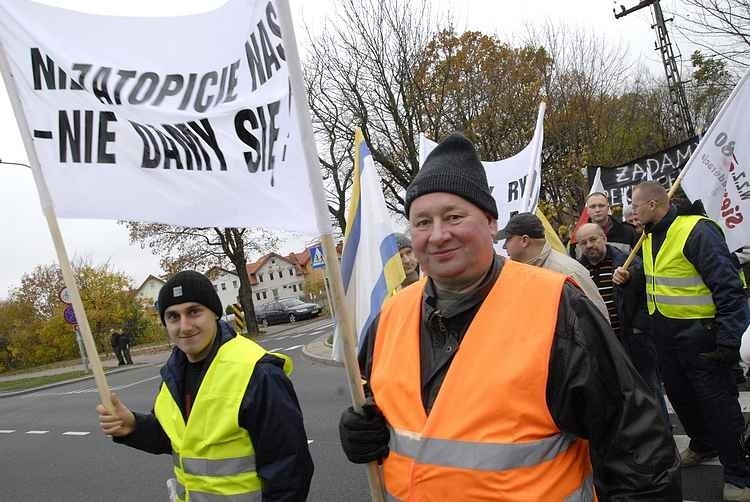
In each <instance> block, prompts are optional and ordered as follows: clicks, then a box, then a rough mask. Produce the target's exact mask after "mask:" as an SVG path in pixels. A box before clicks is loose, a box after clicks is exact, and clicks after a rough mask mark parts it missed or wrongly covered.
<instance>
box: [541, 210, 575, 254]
mask: <svg viewBox="0 0 750 502" xmlns="http://www.w3.org/2000/svg"><path fill="white" fill-rule="evenodd" d="M536 216H537V218H539V219H540V220H541V221H542V226H543V227H544V237H545V238H546V239H547V242H549V245H550V247H551V248H552V249H554V250H556V251H560V252H561V253H565V254H567V253H568V250H567V249H565V246H564V245H563V243H562V241H561V240H560V237H558V235H557V232H555V229H554V228H552V225H551V224H550V222H549V221H547V217H546V216H544V213H543V212H542V210H541V209H539V208H538V207H537V208H536Z"/></svg>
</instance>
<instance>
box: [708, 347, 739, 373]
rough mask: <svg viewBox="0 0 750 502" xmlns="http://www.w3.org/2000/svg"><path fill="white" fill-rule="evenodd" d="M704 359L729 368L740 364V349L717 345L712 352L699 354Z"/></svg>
mask: <svg viewBox="0 0 750 502" xmlns="http://www.w3.org/2000/svg"><path fill="white" fill-rule="evenodd" d="M700 356H701V357H703V358H704V359H709V360H711V361H715V362H716V363H718V364H719V365H721V366H724V367H726V368H731V367H732V366H734V365H735V364H737V363H738V362H740V349H739V348H738V347H729V346H727V345H717V346H716V350H714V351H713V352H703V353H701V354H700Z"/></svg>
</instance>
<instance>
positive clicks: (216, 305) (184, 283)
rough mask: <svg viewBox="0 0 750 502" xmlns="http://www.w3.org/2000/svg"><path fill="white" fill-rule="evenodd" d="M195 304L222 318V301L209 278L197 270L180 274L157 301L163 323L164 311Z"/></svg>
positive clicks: (162, 289)
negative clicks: (183, 304)
mask: <svg viewBox="0 0 750 502" xmlns="http://www.w3.org/2000/svg"><path fill="white" fill-rule="evenodd" d="M186 302H195V303H200V304H201V305H203V306H204V307H206V308H208V309H210V310H211V311H213V313H214V314H216V317H221V314H222V311H221V300H220V299H219V295H218V294H217V293H216V290H215V289H214V285H213V284H211V281H209V280H208V277H206V276H205V275H203V274H201V273H200V272H196V271H195V270H184V271H182V272H178V273H177V274H175V275H174V276H173V277H172V278H171V279H169V280H168V281H167V282H166V284H164V286H162V287H161V291H159V299H158V301H157V303H158V307H159V317H160V318H161V323H162V324H165V322H164V311H165V310H167V307H170V306H172V305H178V304H180V303H186Z"/></svg>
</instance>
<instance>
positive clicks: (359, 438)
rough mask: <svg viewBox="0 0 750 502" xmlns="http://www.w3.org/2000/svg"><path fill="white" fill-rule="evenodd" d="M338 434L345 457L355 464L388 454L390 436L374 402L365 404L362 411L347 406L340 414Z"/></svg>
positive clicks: (380, 458) (371, 460) (378, 458)
mask: <svg viewBox="0 0 750 502" xmlns="http://www.w3.org/2000/svg"><path fill="white" fill-rule="evenodd" d="M339 436H340V437H341V446H342V448H343V449H344V453H345V454H346V458H348V459H349V461H350V462H354V463H355V464H366V463H368V462H374V461H376V460H382V459H384V458H385V457H387V456H388V441H389V440H390V438H391V434H390V432H388V427H387V426H386V424H385V417H384V416H383V414H382V413H381V412H380V410H379V409H378V407H377V406H375V405H374V404H365V405H364V406H363V407H362V412H361V413H358V412H356V411H354V408H352V407H349V409H347V410H346V411H344V413H342V414H341V420H339Z"/></svg>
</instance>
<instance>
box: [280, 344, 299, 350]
mask: <svg viewBox="0 0 750 502" xmlns="http://www.w3.org/2000/svg"><path fill="white" fill-rule="evenodd" d="M300 347H304V345H292V346H291V347H287V348H285V349H281V350H294V349H298V348H300Z"/></svg>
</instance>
